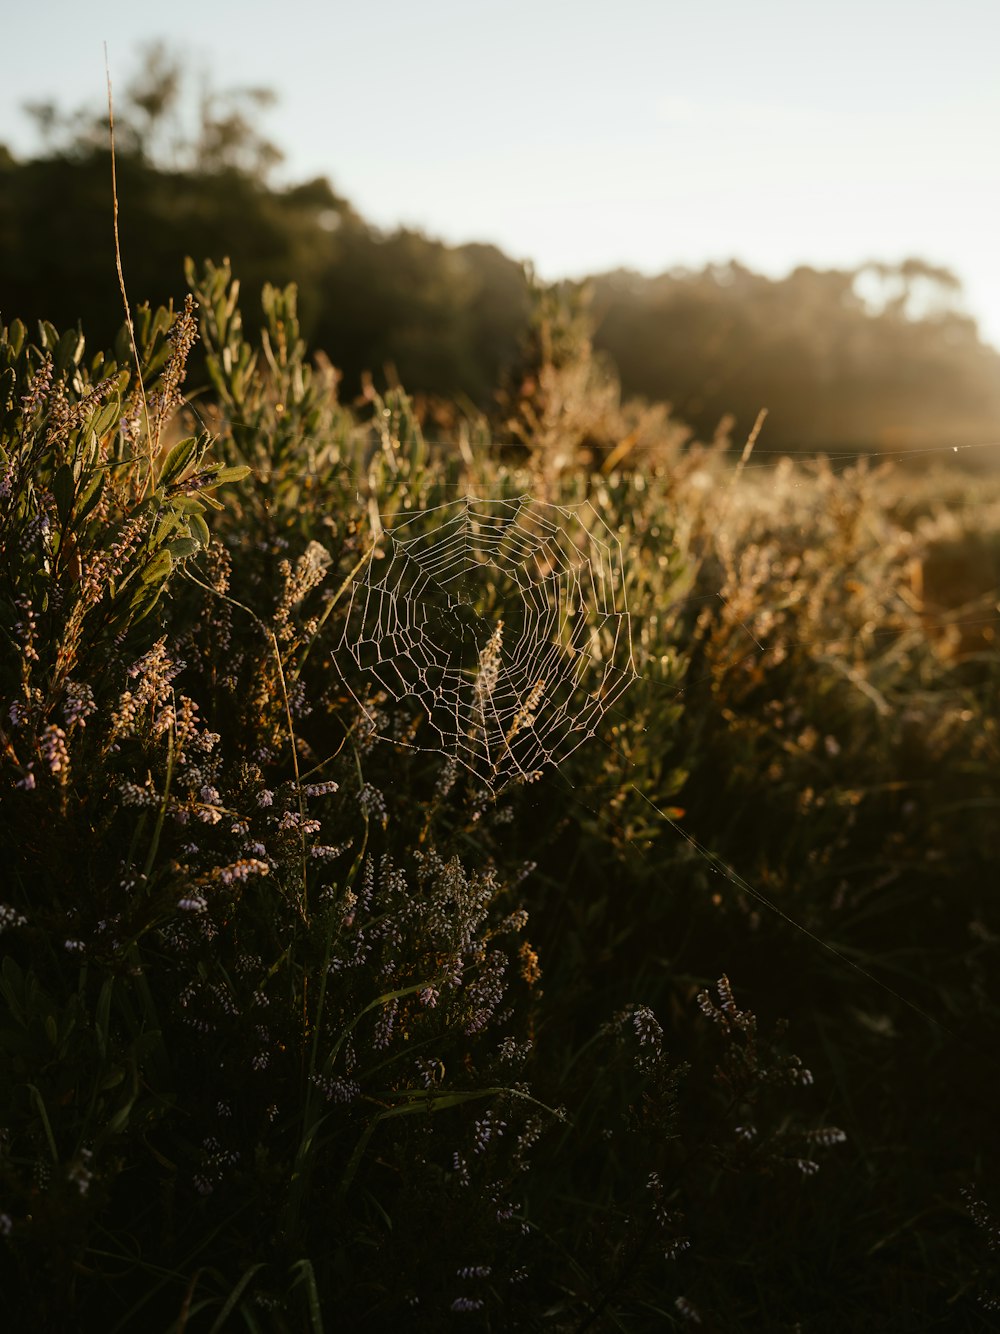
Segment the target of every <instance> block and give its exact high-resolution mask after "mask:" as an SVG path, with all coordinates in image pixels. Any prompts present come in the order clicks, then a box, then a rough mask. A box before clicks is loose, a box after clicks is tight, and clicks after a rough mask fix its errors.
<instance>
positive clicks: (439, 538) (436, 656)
mask: <svg viewBox="0 0 1000 1334" xmlns="http://www.w3.org/2000/svg"><path fill="white" fill-rule="evenodd" d="M384 524H385V528H384V534H383V536H382V538H381V539H380V541H379V543H378V548H377V550H376V552H375V553H374V554H373V557H372V559H371V560H370V561H369V562H368V564H367V566H366V567H365V570H364V572H363V573H362V574H361V575H360V576H359V577H358V579H357V580H356V582H355V584H354V586H353V588H352V591H351V600H350V607H349V610H348V615H347V618H346V622H345V629H344V635H343V639H342V642H341V647H342V650H343V652H344V653H346V654H347V655H349V657H350V658H352V659H353V661H354V663H355V665H356V667H357V668H358V669H360V674H361V678H362V680H364V681H366V682H367V685H368V689H367V691H366V690H365V689H364V687H361V690H360V692H359V690H356V689H355V688H354V686H352V685H351V684H350V683H348V688H349V689H350V690H351V693H352V694H353V695H354V698H355V699H356V700H357V701H358V703H359V704H361V706H362V707H363V708H364V709H365V710H366V711H367V712H368V713H369V715H371V714H372V711H373V706H372V702H371V701H372V698H373V696H374V695H377V694H378V692H379V691H383V692H385V695H386V696H388V697H389V698H390V699H392V700H394V701H396V702H397V703H400V704H404V705H406V706H408V707H410V708H411V709H412V711H413V715H414V725H413V727H412V728H411V729H410V730H409V731H408V732H407V735H406V737H405V739H401V737H400V735H399V734H397V735H396V736H394V737H393V738H392V740H393V741H394V742H395V743H396V744H404V745H411V746H414V747H416V748H418V749H423V750H430V751H436V752H440V753H441V754H443V755H446V756H450V757H451V758H453V760H454V761H455V762H456V763H458V764H461V765H464V766H465V767H466V768H467V769H469V770H470V771H472V772H473V773H474V774H475V775H476V776H477V777H478V778H479V779H481V780H482V781H483V782H485V783H486V784H488V785H489V786H490V787H494V788H495V787H500V786H503V785H504V784H505V783H507V782H510V781H511V780H513V779H516V778H522V779H524V778H530V777H534V776H535V775H537V774H538V773H539V772H540V771H541V770H542V769H544V768H545V767H546V766H548V765H552V764H557V763H559V762H560V761H561V760H562V759H564V758H565V757H566V756H567V755H569V754H570V753H571V752H572V751H573V750H575V749H576V747H577V746H579V745H580V744H581V743H582V742H583V741H585V740H586V739H587V737H589V736H592V735H593V734H594V732H595V731H596V729H597V727H598V725H599V724H600V722H601V719H602V717H603V716H604V714H605V713H606V712H607V710H608V709H609V708H610V707H611V706H612V705H613V704H614V703H615V701H616V700H617V699H619V698H620V696H621V695H622V694H623V692H624V691H625V690H626V689H627V688H628V686H629V685H630V684H631V683H632V681H633V680H634V679H635V677H636V671H635V667H634V663H633V658H632V637H631V630H630V624H629V615H628V608H627V605H626V600H625V586H624V585H625V581H624V577H623V576H624V571H623V565H622V551H621V544H620V542H619V540H618V538H617V537H616V536H615V534H614V533H613V532H612V531H611V529H610V528H609V527H608V526H607V525H606V524H605V523H604V521H603V520H602V519H601V517H600V515H599V514H598V513H597V511H596V510H595V509H594V507H593V506H592V505H591V504H590V502H584V503H583V504H581V505H575V506H563V505H553V504H546V503H543V502H541V501H537V500H534V499H533V498H532V497H530V496H518V497H516V498H514V499H508V500H483V499H477V498H474V497H471V496H467V497H465V498H463V499H462V500H459V501H455V502H452V503H450V504H446V505H441V506H438V507H436V508H434V509H430V510H423V511H419V512H415V513H404V514H403V515H399V516H395V517H394V518H389V519H386V520H385V521H384Z"/></svg>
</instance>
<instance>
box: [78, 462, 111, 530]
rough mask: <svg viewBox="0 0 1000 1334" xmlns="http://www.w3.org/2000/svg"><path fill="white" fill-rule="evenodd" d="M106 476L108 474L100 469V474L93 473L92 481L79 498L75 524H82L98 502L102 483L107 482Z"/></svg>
mask: <svg viewBox="0 0 1000 1334" xmlns="http://www.w3.org/2000/svg"><path fill="white" fill-rule="evenodd" d="M107 476H108V474H107V473H106V472H105V471H103V469H102V471H101V472H99V473H95V475H94V477H93V479H92V480H91V481H90V482H88V484H87V486H86V488H85V490H84V492H83V495H82V496H81V497H80V504H79V508H78V509H77V513H76V519H77V524H80V523H82V522H83V520H84V519H86V517H87V515H88V514H90V512H91V510H92V509H93V508H94V506H95V505H96V504H97V502H98V501H99V500H100V498H101V496H102V494H103V493H104V483H105V481H106V480H107Z"/></svg>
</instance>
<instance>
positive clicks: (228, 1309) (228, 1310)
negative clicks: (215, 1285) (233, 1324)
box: [208, 1262, 264, 1334]
mask: <svg viewBox="0 0 1000 1334" xmlns="http://www.w3.org/2000/svg"><path fill="white" fill-rule="evenodd" d="M263 1268H264V1265H263V1262H261V1263H259V1264H255V1265H251V1266H250V1268H249V1269H248V1270H247V1271H246V1273H245V1274H244V1275H243V1277H242V1278H241V1279H240V1281H239V1282H238V1283H237V1284H236V1287H235V1288H233V1290H232V1292H231V1293H230V1294H229V1296H228V1297H227V1299H226V1304H225V1306H223V1308H222V1310H221V1311H220V1312H219V1314H218V1317H217V1318H216V1320H215V1323H214V1324H213V1325H212V1328H211V1329H210V1330H209V1331H208V1334H221V1331H222V1329H223V1328H224V1327H225V1323H226V1321H227V1320H228V1319H229V1317H230V1316H231V1315H232V1313H233V1311H235V1309H236V1303H237V1302H238V1301H239V1299H240V1298H241V1297H242V1296H243V1294H244V1292H245V1291H246V1289H247V1287H248V1286H249V1284H250V1281H251V1279H252V1278H253V1276H254V1274H256V1273H257V1271H258V1270H260V1269H263Z"/></svg>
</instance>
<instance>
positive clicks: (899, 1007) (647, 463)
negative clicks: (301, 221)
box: [0, 266, 1000, 1334]
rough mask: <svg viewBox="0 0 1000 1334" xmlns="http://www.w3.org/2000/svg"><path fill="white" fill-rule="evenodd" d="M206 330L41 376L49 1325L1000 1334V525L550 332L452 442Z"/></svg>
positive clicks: (230, 311)
mask: <svg viewBox="0 0 1000 1334" xmlns="http://www.w3.org/2000/svg"><path fill="white" fill-rule="evenodd" d="M189 280H190V283H191V286H192V289H193V297H194V300H193V301H191V302H189V304H188V306H186V307H185V309H184V310H183V311H180V312H173V311H157V312H155V313H154V312H151V311H149V310H148V309H146V310H143V311H141V312H140V313H139V316H138V320H137V340H138V360H139V362H140V364H141V366H142V368H143V369H142V377H141V382H140V379H139V378H138V377H137V375H136V374H135V373H134V364H135V363H134V361H133V358H132V354H131V350H130V347H129V341H128V338H127V336H126V335H125V334H124V333H123V335H122V337H121V338H120V339H119V341H118V343H117V345H116V347H115V348H114V349H112V350H110V351H109V352H107V353H105V354H103V355H94V354H93V353H92V352H91V351H90V350H88V349H86V348H85V345H84V342H83V338H82V336H81V335H80V334H78V333H77V332H75V331H72V330H71V331H69V332H66V333H64V334H62V335H61V336H60V335H59V334H58V333H57V332H56V331H55V330H54V329H52V328H51V327H50V326H48V325H43V326H42V327H41V329H40V331H39V333H38V336H37V337H34V338H33V337H32V336H31V335H29V333H28V332H27V331H26V330H25V328H24V327H23V326H22V325H20V324H19V323H17V322H16V321H14V322H12V323H11V324H10V325H9V326H7V327H6V328H4V329H3V330H2V331H0V549H2V558H0V642H2V646H3V648H2V656H0V696H2V713H0V764H2V773H0V802H2V805H0V857H2V865H3V867H4V872H3V891H2V903H0V927H2V930H3V942H2V943H3V967H2V981H0V1051H2V1060H3V1070H4V1078H3V1079H2V1081H0V1234H2V1235H0V1292H2V1294H3V1301H4V1306H5V1309H6V1312H7V1313H8V1317H9V1318H10V1319H11V1320H12V1321H13V1322H14V1323H15V1324H16V1326H17V1327H18V1328H26V1329H37V1330H57V1331H64V1330H70V1329H73V1330H77V1329H79V1330H91V1329H93V1330H100V1331H102V1332H108V1334H110V1332H111V1331H130V1330H137V1329H143V1330H147V1329H148V1330H158V1331H159V1330H162V1331H167V1330H171V1331H178V1332H179V1331H181V1330H185V1331H189V1332H190V1334H195V1332H200V1331H216V1330H240V1329H246V1330H251V1331H253V1330H260V1331H271V1330H273V1331H298V1330H311V1331H317V1330H321V1329H328V1330H330V1329H335V1328H343V1329H352V1330H354V1329H356V1330H373V1331H375V1330H381V1329H389V1328H393V1329H396V1328H398V1329H413V1330H434V1331H436V1330H439V1329H450V1328H452V1327H454V1328H456V1329H463V1328H465V1329H470V1330H474V1329H478V1330H495V1331H499V1330H542V1329H544V1330H546V1331H548V1330H554V1331H566V1332H567V1334H568V1332H569V1331H579V1332H580V1334H582V1331H584V1330H608V1331H630V1332H632V1331H635V1332H638V1331H645V1330H653V1329H663V1328H682V1327H687V1326H689V1325H690V1326H692V1327H695V1328H697V1327H700V1328H703V1329H705V1330H718V1331H726V1332H727V1334H730V1332H738V1331H772V1330H789V1331H791V1330H801V1331H815V1334H822V1332H824V1331H830V1332H831V1334H835V1332H839V1331H844V1330H848V1329H862V1328H864V1329H877V1330H879V1331H887V1332H888V1331H924V1330H934V1329H941V1330H958V1329H962V1330H966V1329H967V1330H987V1329H990V1328H993V1327H994V1325H993V1323H992V1322H993V1321H994V1320H995V1314H991V1307H990V1303H991V1301H995V1300H996V1297H995V1294H996V1291H997V1283H996V1279H995V1266H996V1245H997V1225H996V1223H995V1222H994V1221H993V1219H994V1218H995V1216H996V1215H995V1213H991V1208H992V1209H994V1210H995V1209H996V1208H997V1207H998V1204H997V1202H998V1201H1000V1173H998V1165H997V1157H996V1149H995V1141H996V1136H995V1126H994V1122H995V1111H996V1096H995V1092H996V1089H997V1087H998V1086H1000V1079H998V1068H997V1055H996V1050H997V1043H996V1039H997V1032H998V1018H1000V988H998V977H1000V949H998V945H1000V909H998V903H997V896H996V887H995V874H996V856H997V842H996V827H997V824H996V822H997V809H998V800H1000V787H998V777H997V776H998V759H1000V755H998V709H997V704H998V699H997V692H998V685H1000V660H998V657H997V641H996V627H997V603H996V598H997V584H998V572H1000V489H998V488H997V487H996V485H995V484H993V483H991V482H985V481H984V480H983V479H981V478H980V479H977V480H976V481H975V482H974V483H972V482H969V483H968V484H967V485H966V484H963V483H961V482H960V481H958V480H955V479H954V478H951V479H949V480H948V484H947V486H945V485H943V484H942V483H941V482H940V479H938V480H934V479H933V478H914V477H899V476H897V475H895V474H894V473H892V472H891V471H889V470H888V469H886V468H881V469H880V468H878V467H877V466H872V465H870V464H852V465H851V466H849V467H846V468H844V467H840V466H839V465H838V466H837V467H834V466H833V465H832V464H831V463H829V462H824V461H816V462H812V463H799V464H795V465H793V464H791V463H787V462H786V463H783V464H780V465H778V466H768V467H760V468H758V467H755V466H754V459H753V456H752V455H751V456H750V459H749V464H748V466H746V467H745V468H743V469H742V470H738V471H734V470H733V469H732V468H731V466H730V464H729V463H728V462H727V460H726V448H727V442H725V441H722V440H720V441H717V442H716V443H715V444H714V445H712V446H699V445H696V444H691V443H690V442H688V441H687V440H686V439H685V437H684V434H683V433H682V432H680V431H678V430H677V428H675V427H674V426H673V425H672V424H671V423H669V421H668V420H667V419H666V418H665V417H663V416H662V415H659V416H658V415H657V414H655V413H652V414H651V413H650V412H648V411H640V410H639V409H637V408H633V407H630V406H628V405H624V406H623V405H622V404H621V402H620V400H619V397H618V395H617V393H616V390H615V386H614V384H613V382H611V381H609V379H608V377H607V374H606V372H603V371H601V370H600V368H599V367H598V366H597V365H596V364H595V363H594V362H592V361H591V360H590V359H589V358H588V355H587V351H586V348H583V349H582V350H581V351H580V352H579V355H576V356H564V357H562V358H560V359H558V360H556V359H553V358H552V356H551V355H550V354H551V349H552V346H553V340H552V339H551V338H548V337H541V338H539V339H538V340H537V347H536V352H537V365H536V366H535V367H534V371H533V373H532V374H527V373H526V374H525V375H524V376H523V378H522V379H521V380H520V381H519V384H520V388H519V389H518V390H517V391H511V390H510V389H509V388H508V391H507V398H506V402H505V406H504V421H505V423H506V427H505V431H506V434H505V443H504V446H503V448H501V447H499V446H498V445H495V444H494V443H493V442H492V440H491V435H490V428H489V425H488V424H487V423H485V422H483V421H480V420H471V419H470V420H463V419H462V417H461V414H460V413H459V412H457V411H456V412H455V413H454V414H453V416H452V418H451V421H450V425H449V428H448V430H449V439H447V440H445V441H440V440H434V441H428V440H427V439H425V436H424V433H423V430H422V427H421V422H420V420H419V419H418V416H417V415H416V414H415V411H414V408H413V405H412V404H411V402H410V400H409V399H408V398H407V397H406V396H405V395H404V394H403V393H402V392H401V391H398V392H393V393H392V394H390V395H389V396H388V397H386V398H382V397H379V396H378V395H377V394H375V393H374V392H372V391H369V393H368V395H367V397H366V399H365V400H364V401H363V402H361V403H359V404H356V405H354V406H353V407H350V408H349V407H346V406H344V405H343V404H341V403H340V402H339V401H338V397H337V393H336V375H335V373H334V372H333V371H332V369H331V368H330V367H329V366H328V365H326V364H325V363H322V362H321V363H317V364H315V365H309V364H307V363H306V361H305V358H304V355H303V347H302V343H301V341H300V339H299V335H298V327H297V322H296V307H295V293H294V291H293V290H292V289H289V290H287V291H284V292H282V291H278V290H275V289H266V290H265V293H264V299H263V309H264V330H265V331H264V334H263V336H262V340H261V341H260V342H259V343H256V344H255V345H253V346H251V345H250V344H248V343H247V342H246V341H245V340H244V337H243V333H242V329H241V323H240V314H239V307H238V305H237V301H236V289H235V286H234V285H232V283H231V279H230V275H229V273H228V271H227V270H226V269H225V268H223V269H215V268H212V267H211V266H209V267H208V268H207V269H206V270H205V271H204V272H202V273H200V274H197V273H195V272H194V271H193V270H192V271H191V272H190V274H189ZM196 338H200V340H201V355H202V356H204V358H205V364H206V365H207V366H208V369H209V376H210V384H209V385H207V386H205V387H203V388H200V389H197V390H191V389H188V390H186V389H185V386H184V373H185V362H186V359H187V355H188V352H189V350H190V348H191V345H192V343H193V341H194V340H195V339H196ZM511 431H513V432H514V433H515V435H516V442H515V444H513V445H511V444H510V443H509V438H510V432H511ZM467 497H475V498H476V500H475V501H469V500H467V499H466V498H467ZM463 507H464V508H463ZM470 512H471V513H472V515H473V518H472V519H471V520H470V517H469V515H470ZM390 516H394V517H390ZM453 521H457V522H458V525H459V527H458V528H456V529H455V531H459V528H460V529H461V531H463V532H464V533H465V534H466V538H467V536H468V533H469V532H470V531H472V529H475V531H476V532H488V533H493V534H494V536H493V537H491V538H490V541H491V542H493V546H491V547H489V546H487V547H485V548H484V550H489V551H490V552H492V556H493V559H490V560H486V559H479V558H478V557H477V558H476V559H475V560H472V561H471V563H468V564H465V565H462V567H461V573H462V585H463V591H462V594H461V596H460V597H459V596H458V595H456V596H455V597H453V596H452V594H453V591H454V590H453V589H451V586H450V584H449V579H448V578H447V577H446V576H445V575H443V574H441V571H440V569H439V567H436V566H435V567H434V568H435V569H436V570H437V571H438V572H437V575H436V576H435V577H434V578H431V577H429V576H428V577H426V578H425V577H423V576H424V573H425V572H426V571H427V570H429V569H430V568H431V566H430V565H429V564H427V562H428V561H429V560H431V559H432V558H431V557H428V556H427V555H426V553H427V552H428V551H434V550H438V551H440V550H442V548H440V547H437V548H435V545H434V544H435V543H440V542H441V541H442V540H447V538H446V534H447V533H448V532H450V531H452V530H451V529H448V527H447V525H448V524H449V523H452V522H453ZM470 524H471V525H472V527H471V528H470ZM546 524H548V525H551V528H546V526H545V525H546ZM477 525H478V527H477ZM490 525H494V527H492V528H491V527H490ZM510 525H513V526H510ZM509 532H514V533H516V534H519V538H518V541H520V542H521V545H520V546H518V545H517V542H515V541H514V540H513V539H512V538H510V536H509ZM540 533H541V534H542V535H543V536H544V537H545V543H542V539H541V538H540V537H539V536H538V535H539V534H540ZM442 534H445V537H442ZM525 535H527V536H525ZM536 539H537V541H536ZM504 542H507V543H508V545H507V547H505V548H503V550H502V551H501V548H502V546H503V543H504ZM407 544H409V545H407ZM449 550H450V549H449ZM420 553H424V554H423V555H421V554H420ZM498 553H500V554H498ZM448 559H449V560H454V559H456V558H455V557H454V554H453V553H452V554H451V555H449V556H448ZM421 562H423V563H421ZM532 562H534V565H532ZM449 568H458V567H449ZM399 569H408V570H409V571H410V573H409V574H407V575H406V577H405V578H404V579H403V582H402V583H400V584H398V585H391V584H390V583H389V578H390V574H391V572H392V571H393V570H399ZM595 570H598V571H599V572H600V575H599V578H598V577H597V576H594V575H593V572H594V571H595ZM414 571H415V573H414ZM526 571H527V573H525V572H526ZM564 575H565V576H566V577H565V578H564V577H563V576H564ZM587 577H592V582H591V583H590V584H589V585H587V583H586V578H587ZM526 587H527V588H528V589H529V592H528V594H527V600H528V603H529V604H530V606H531V608H532V609H533V612H534V613H535V615H534V619H532V617H531V616H528V615H526V613H525V588H526ZM588 590H589V591H588ZM519 599H520V604H519ZM532 599H534V601H532ZM459 602H460V603H461V607H460V608H459V611H460V612H461V615H462V616H464V617H465V618H466V619H465V620H460V619H456V618H457V617H459V611H457V610H456V607H458V604H459ZM569 604H573V605H571V606H570V605H569ZM553 607H554V608H555V609H556V612H557V614H556V616H555V619H546V617H547V615H548V613H549V611H551V610H552V608H553ZM564 612H565V616H564V615H563V613H564ZM626 613H627V615H626ZM519 617H520V619H518V618H519ZM469 618H471V619H469ZM501 622H503V626H502V625H501ZM456 626H457V627H458V628H457V629H456ZM477 626H479V627H482V626H486V627H487V630H488V633H487V634H486V636H485V638H483V636H482V635H478V637H477V633H476V627H477ZM504 626H505V627H506V630H504ZM469 627H471V628H470V629H469V636H471V637H470V638H468V640H467V637H466V629H467V628H469ZM515 627H516V635H517V637H516V638H514V637H513V636H514V634H515ZM567 627H570V628H567ZM504 633H506V635H507V638H506V639H504ZM623 633H624V634H626V635H627V636H628V637H627V638H626V639H622V638H621V637H620V636H621V635H622V634H623ZM449 634H450V635H451V636H452V638H451V639H448V637H447V636H448V635H449ZM616 635H618V636H619V637H618V638H617V639H616ZM467 643H471V645H472V656H471V658H470V659H467V660H464V661H463V662H461V663H459V665H458V666H457V667H456V668H455V675H454V677H453V678H448V677H446V676H444V675H442V674H441V671H440V661H439V660H438V658H437V657H436V655H440V654H444V656H445V657H446V658H448V660H449V661H451V659H452V658H453V657H454V655H455V654H458V655H459V656H461V652H462V651H464V647H465V646H467ZM542 643H544V644H545V645H546V654H544V655H542V657H537V656H536V657H535V658H532V659H530V660H531V661H532V662H535V663H537V662H539V661H542V662H544V664H545V665H544V667H543V668H540V669H539V670H538V671H537V672H535V674H534V675H528V674H526V673H525V672H522V673H521V675H520V676H518V674H517V673H518V671H519V670H520V669H519V663H520V662H521V661H522V659H523V655H524V653H525V651H526V649H527V648H532V647H537V645H539V644H542ZM549 650H551V652H549ZM449 655H450V656H449ZM566 663H570V664H572V667H571V669H570V668H567V667H566ZM435 673H437V675H435ZM445 680H453V681H454V682H458V684H457V685H454V699H457V700H459V701H460V702H461V707H458V706H456V707H455V708H454V709H452V712H451V714H449V717H452V715H453V723H451V724H449V726H450V727H451V731H449V730H448V726H445V725H444V724H443V722H442V718H443V716H444V715H443V714H441V713H440V710H441V709H442V708H443V705H442V703H441V701H442V699H443V698H446V699H452V697H451V696H442V695H441V694H440V693H439V694H438V695H436V696H435V695H434V690H435V688H436V685H437V686H441V683H442V682H443V681H445ZM557 686H558V687H559V689H560V691H561V693H558V694H557V690H556V687H557ZM441 688H442V689H444V687H443V686H442V687H441ZM505 691H506V692H507V693H506V694H504V692H505ZM429 701H430V702H429ZM504 709H506V710H507V712H506V713H504V712H503V710H504ZM445 712H447V710H445ZM491 729H492V731H491ZM498 729H499V730H498ZM491 738H492V740H491ZM578 743H579V744H578ZM529 757H530V758H529Z"/></svg>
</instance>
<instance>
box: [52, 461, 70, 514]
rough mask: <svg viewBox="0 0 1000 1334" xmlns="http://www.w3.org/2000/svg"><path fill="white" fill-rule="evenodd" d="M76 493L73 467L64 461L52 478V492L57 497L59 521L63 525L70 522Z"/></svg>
mask: <svg viewBox="0 0 1000 1334" xmlns="http://www.w3.org/2000/svg"><path fill="white" fill-rule="evenodd" d="M75 493H76V481H75V479H74V477H73V469H72V468H71V467H70V466H69V464H68V463H64V464H63V465H62V467H61V468H58V469H57V470H56V475H55V477H53V479H52V494H53V496H54V497H55V502H56V510H57V511H58V513H59V522H60V523H61V524H62V525H63V527H65V526H66V524H67V523H68V522H69V516H70V515H71V514H72V513H73V500H74V499H75Z"/></svg>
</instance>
